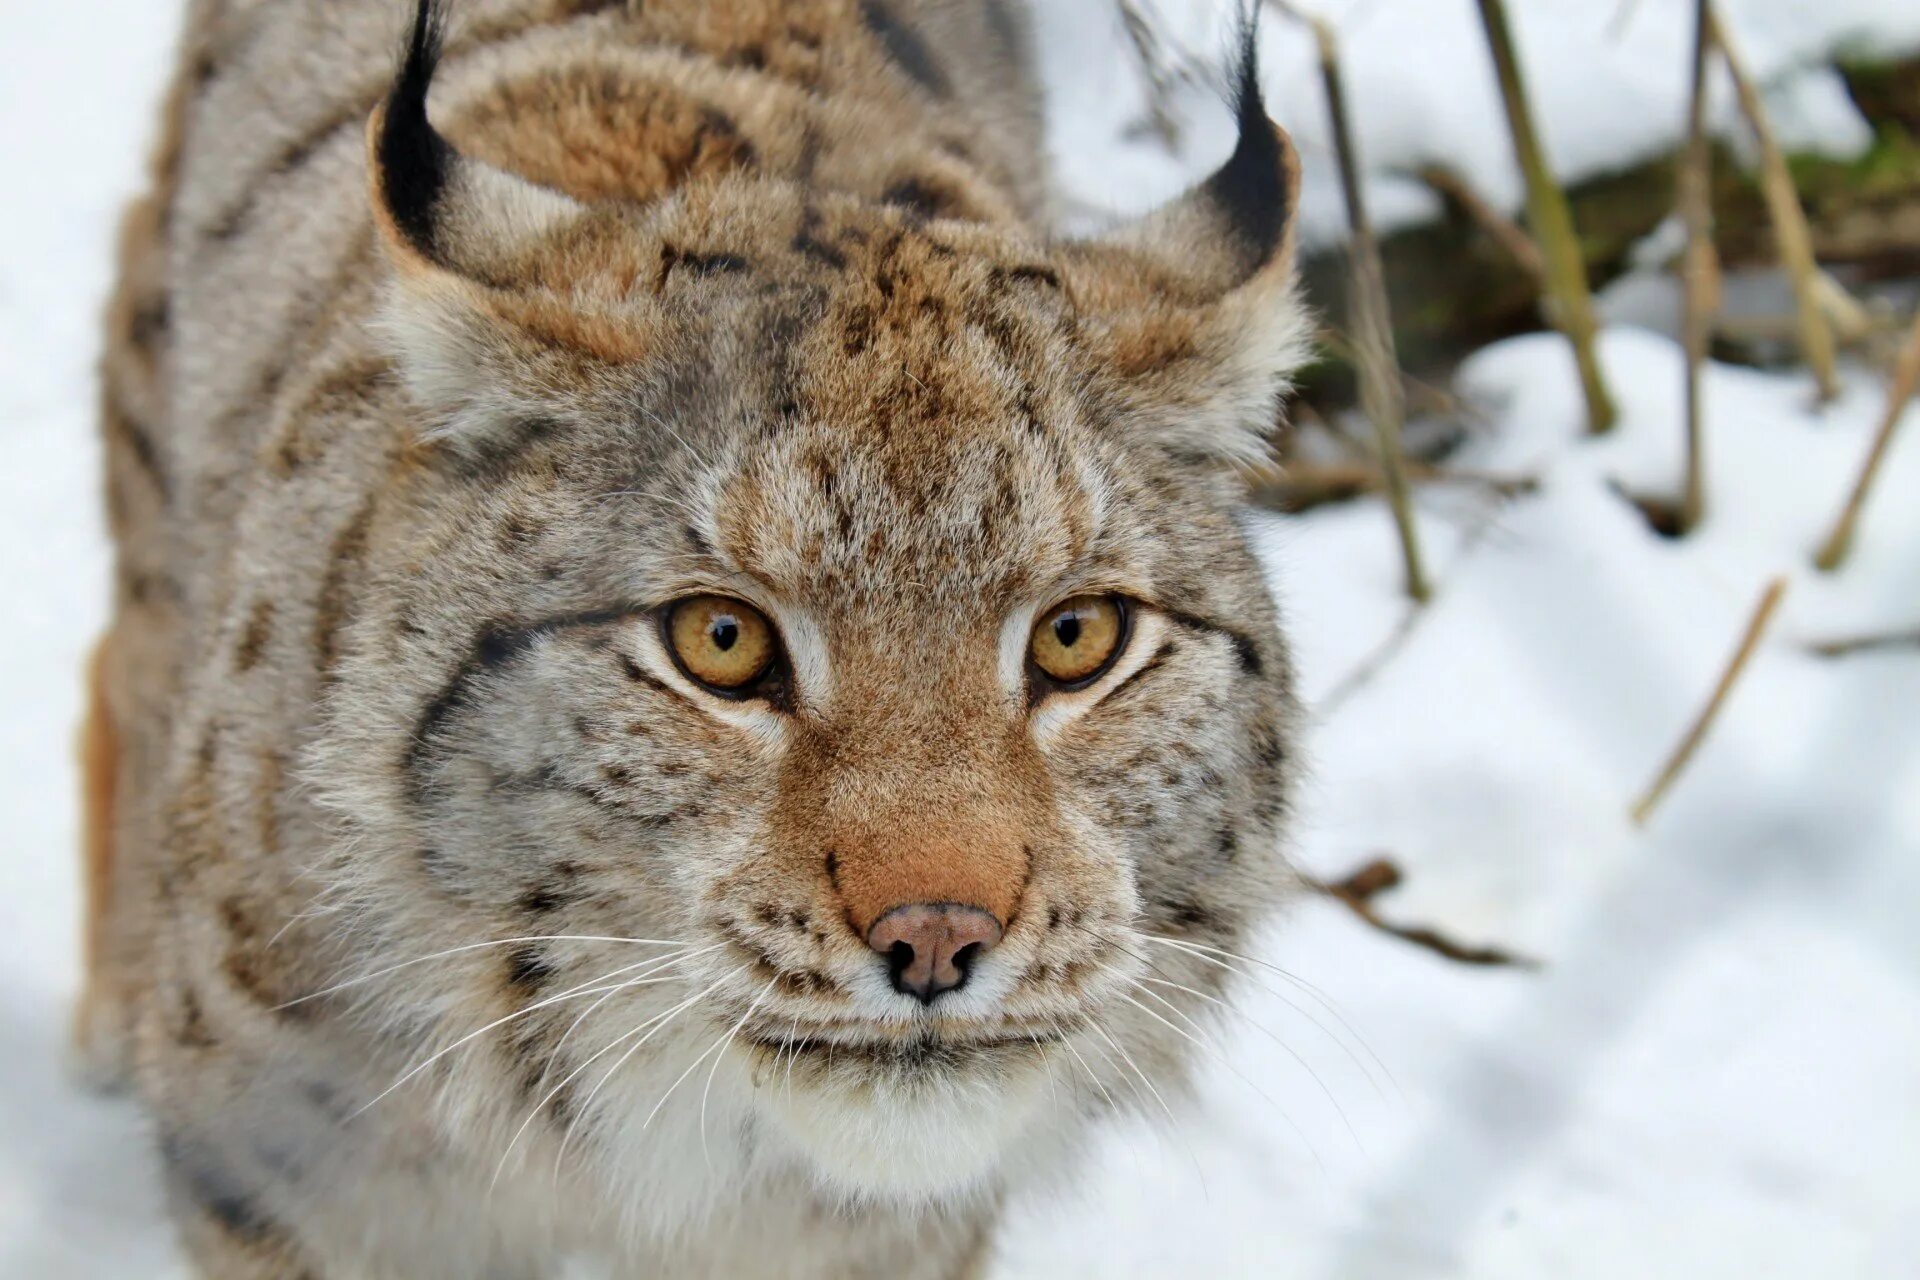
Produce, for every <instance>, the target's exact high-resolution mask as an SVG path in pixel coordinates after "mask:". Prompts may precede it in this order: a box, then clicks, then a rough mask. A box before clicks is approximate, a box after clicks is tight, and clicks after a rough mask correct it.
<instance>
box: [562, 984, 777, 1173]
mask: <svg viewBox="0 0 1920 1280" xmlns="http://www.w3.org/2000/svg"><path fill="white" fill-rule="evenodd" d="M746 971H747V966H746V965H744V964H743V965H741V966H739V967H738V968H736V969H734V970H733V971H732V972H730V973H723V974H721V975H720V976H719V977H718V978H715V979H714V980H713V981H712V982H711V983H709V984H708V985H706V986H704V987H702V988H701V989H700V990H698V991H696V992H694V993H693V994H692V995H690V996H688V997H687V998H686V999H685V1000H682V1001H681V1002H680V1003H679V1004H677V1005H675V1006H674V1007H673V1008H671V1009H669V1010H667V1012H666V1013H664V1014H662V1015H660V1017H661V1018H662V1019H665V1020H664V1021H661V1022H660V1025H659V1026H656V1027H655V1028H654V1029H653V1030H651V1031H649V1032H647V1033H646V1034H645V1035H644V1036H641V1037H640V1039H638V1040H636V1041H635V1042H634V1043H633V1044H632V1045H631V1046H629V1047H628V1049H627V1051H626V1052H625V1053H623V1054H621V1055H620V1058H619V1060H618V1061H616V1062H615V1063H614V1064H613V1065H612V1066H611V1067H608V1068H607V1073H606V1074H605V1075H603V1076H601V1077H600V1079H599V1080H598V1081H597V1082H596V1083H595V1084H594V1086H593V1089H592V1090H591V1091H590V1092H589V1093H588V1094H587V1097H586V1101H584V1102H582V1103H581V1104H580V1107H579V1110H578V1112H577V1113H576V1114H575V1116H574V1118H573V1122H572V1123H571V1124H569V1125H568V1126H567V1131H566V1133H565V1134H563V1135H562V1136H561V1138H560V1150H559V1152H558V1153H557V1154H556V1155H555V1156H554V1159H553V1176H554V1177H555V1178H556V1179H558V1178H559V1176H560V1166H561V1163H562V1162H563V1161H564V1160H565V1159H566V1156H567V1146H568V1144H569V1143H571V1142H572V1141H573V1133H574V1129H575V1128H576V1127H577V1126H578V1125H579V1123H580V1119H581V1117H582V1116H585V1115H586V1114H587V1112H588V1110H590V1109H591V1108H592V1106H593V1100H594V1099H595V1098H597V1097H598V1096H599V1095H600V1090H602V1089H604V1088H606V1085H607V1081H609V1080H611V1079H613V1077H614V1075H615V1073H617V1072H618V1071H619V1070H620V1068H621V1067H624V1066H626V1065H627V1062H628V1061H629V1060H630V1059H631V1058H632V1057H633V1055H634V1054H636V1053H638V1052H639V1051H640V1047H641V1046H642V1045H644V1044H646V1042H647V1041H649V1040H651V1039H653V1038H654V1037H655V1036H657V1035H659V1034H660V1033H661V1032H662V1031H664V1030H665V1029H666V1028H667V1027H668V1026H670V1025H671V1024H672V1020H673V1019H674V1018H677V1017H679V1016H680V1015H681V1014H682V1013H685V1012H686V1011H687V1010H688V1009H691V1008H692V1007H693V1006H694V1005H695V1004H697V1003H699V1002H700V1001H701V1000H702V999H704V998H705V997H706V996H707V995H709V994H711V993H712V992H714V991H717V990H718V989H719V988H720V987H721V986H722V985H723V984H724V983H727V982H730V981H732V980H733V979H734V978H737V977H738V976H740V975H741V974H743V973H745V972H746ZM643 1025H644V1024H643ZM635 1030H638V1028H635ZM631 1034H632V1032H629V1033H628V1035H631ZM626 1038H627V1037H625V1036H623V1037H621V1039H623V1040H624V1039H626ZM619 1043H620V1041H619V1040H616V1041H614V1044H615V1045H617V1044H619ZM612 1047H613V1045H609V1046H607V1048H608V1049H611V1048H612ZM604 1052H606V1050H605V1049H603V1050H601V1053H604ZM598 1056H599V1054H595V1055H594V1057H598ZM592 1060H593V1059H592V1058H589V1059H588V1061H589V1062H591V1061H592ZM569 1078H571V1077H569ZM561 1083H562V1084H565V1081H562V1082H561ZM648 1119H652V1117H651V1116H649V1117H648ZM641 1127H642V1128H645V1126H644V1125H643V1126H641Z"/></svg>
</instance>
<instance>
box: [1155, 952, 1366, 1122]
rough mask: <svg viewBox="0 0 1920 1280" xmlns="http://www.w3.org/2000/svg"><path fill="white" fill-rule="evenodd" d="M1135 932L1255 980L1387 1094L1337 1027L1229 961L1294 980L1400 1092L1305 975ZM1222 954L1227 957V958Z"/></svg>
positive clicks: (1248, 958) (1261, 961)
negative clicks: (1335, 1028)
mask: <svg viewBox="0 0 1920 1280" xmlns="http://www.w3.org/2000/svg"><path fill="white" fill-rule="evenodd" d="M1134 936H1135V937H1138V938H1144V939H1146V940H1147V941H1149V942H1158V943H1161V944H1162V945H1164V946H1169V947H1172V948H1174V949H1175V950H1178V951H1180V952H1182V953H1184V954H1186V955H1189V956H1191V957H1192V958H1194V959H1195V960H1199V961H1201V962H1202V963H1205V964H1211V965H1214V966H1216V967H1218V968H1221V969H1224V970H1226V971H1227V972H1228V973H1231V974H1235V975H1237V976H1239V977H1242V978H1245V979H1246V980H1247V981H1249V982H1251V983H1253V984H1254V985H1255V986H1256V987H1259V988H1260V989H1261V990H1262V991H1264V992H1266V993H1267V994H1268V995H1270V996H1272V997H1273V998H1274V999H1276V1000H1278V1001H1279V1002H1280V1003H1282V1004H1284V1005H1286V1006H1287V1007H1288V1008H1289V1009H1292V1010H1293V1011H1294V1012H1295V1013H1297V1014H1299V1015H1300V1016H1301V1017H1303V1018H1305V1019H1306V1020H1307V1021H1308V1022H1310V1023H1312V1024H1313V1025H1314V1026H1315V1027H1316V1028H1318V1029H1319V1031H1320V1033H1321V1034H1322V1035H1324V1036H1326V1037H1327V1039H1328V1040H1330V1041H1332V1042H1333V1043H1334V1044H1336V1045H1338V1046H1339V1047H1340V1051H1341V1052H1342V1053H1344V1054H1346V1055H1347V1057H1348V1058H1349V1059H1351V1060H1352V1062H1353V1064H1354V1065H1355V1066H1357V1067H1359V1068H1360V1072H1361V1074H1362V1075H1363V1076H1365V1077H1366V1080H1367V1084H1368V1086H1369V1087H1370V1088H1372V1089H1373V1091H1374V1092H1375V1094H1377V1095H1379V1096H1382V1097H1384V1096H1385V1093H1384V1091H1383V1090H1382V1089H1381V1086H1380V1082H1379V1080H1378V1079H1377V1078H1376V1077H1375V1075H1374V1071H1373V1067H1369V1066H1368V1065H1367V1063H1366V1062H1364V1061H1362V1060H1361V1058H1360V1057H1359V1055H1357V1054H1355V1053H1354V1051H1353V1049H1352V1047H1351V1046H1349V1045H1348V1044H1347V1042H1346V1041H1345V1040H1343V1039H1341V1037H1340V1036H1338V1035H1336V1034H1335V1033H1334V1031H1333V1030H1332V1029H1331V1028H1330V1027H1328V1026H1327V1025H1326V1023H1324V1022H1322V1021H1320V1019H1319V1018H1317V1017H1315V1016H1314V1015H1313V1013H1312V1011H1310V1010H1307V1009H1303V1008H1301V1007H1300V1006H1299V1005H1298V1004H1296V1003H1294V1002H1293V1001H1292V1000H1289V999H1288V998H1287V997H1286V996H1284V995H1282V994H1281V993H1280V992H1278V991H1275V990H1274V989H1273V988H1272V987H1271V986H1269V985H1268V984H1267V983H1265V982H1262V981H1261V980H1260V977H1259V975H1258V974H1256V973H1252V972H1249V971H1248V970H1247V969H1243V968H1238V967H1236V966H1235V964H1233V963H1229V962H1230V961H1233V962H1238V963H1239V964H1241V965H1249V966H1258V967H1259V968H1262V969H1267V970H1270V971H1271V972H1273V973H1274V974H1276V975H1278V976H1279V977H1280V978H1282V979H1284V980H1285V981H1287V982H1289V983H1291V984H1293V985H1294V986H1295V987H1297V988H1299V989H1300V990H1301V991H1304V992H1305V993H1306V994H1307V995H1309V996H1311V997H1312V998H1313V999H1314V1001H1315V1002H1316V1003H1318V1004H1319V1005H1320V1006H1321V1007H1322V1008H1324V1009H1325V1010H1326V1011H1327V1012H1328V1013H1329V1014H1331V1015H1332V1016H1333V1019H1334V1021H1336V1022H1338V1023H1339V1024H1340V1026H1341V1028H1342V1029H1343V1030H1344V1031H1345V1032H1346V1033H1347V1035H1348V1036H1350V1037H1352V1039H1353V1042H1354V1043H1355V1044H1357V1045H1359V1046H1360V1048H1361V1049H1362V1050H1363V1051H1364V1052H1365V1053H1366V1055H1367V1057H1368V1058H1370V1059H1372V1061H1373V1064H1374V1066H1377V1067H1378V1068H1379V1070H1380V1072H1381V1074H1383V1075H1384V1076H1385V1077H1386V1079H1387V1083H1388V1084H1389V1085H1390V1086H1392V1088H1393V1091H1394V1093H1395V1094H1400V1084H1399V1082H1398V1081H1397V1080H1395V1079H1394V1078H1393V1072H1391V1071H1389V1070H1388V1069H1387V1064H1386V1063H1384V1062H1382V1061H1380V1055H1379V1054H1377V1053H1375V1052H1374V1051H1373V1046H1371V1045H1369V1044H1368V1043H1367V1041H1366V1037H1364V1036H1362V1035H1361V1034H1360V1033H1359V1032H1358V1031H1356V1030H1354V1029H1353V1026H1352V1024H1351V1023H1349V1022H1348V1021H1347V1020H1346V1018H1345V1017H1343V1016H1342V1015H1341V1013H1340V1010H1339V1009H1338V1008H1336V1007H1335V1006H1334V1004H1333V1002H1332V1001H1331V1000H1329V999H1328V998H1327V996H1326V993H1324V992H1322V991H1321V990H1320V989H1319V988H1318V987H1316V986H1314V985H1313V984H1312V983H1310V982H1308V981H1306V980H1305V979H1304V978H1299V977H1296V976H1295V975H1293V974H1291V973H1288V972H1287V971H1286V970H1285V969H1282V968H1280V967H1279V966H1278V965H1273V964H1268V963H1267V962H1266V961H1264V960H1255V959H1254V958H1253V957H1251V956H1243V955H1241V954H1239V953H1238V952H1234V951H1226V950H1223V949H1222V948H1220V947H1210V946H1206V945H1204V944H1202V943H1198V942H1188V941H1186V940H1185V939H1181V938H1168V937H1163V936H1162V935H1160V934H1157V933H1136V934H1135V935H1134ZM1220 957H1224V959H1222V958H1220ZM1401 1096H1402V1098H1403V1100H1404V1095H1401Z"/></svg>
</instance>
